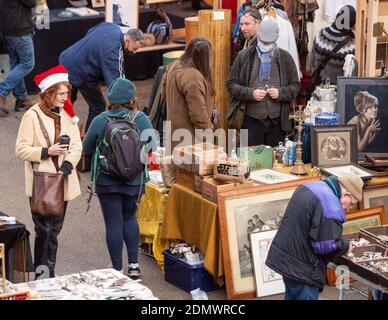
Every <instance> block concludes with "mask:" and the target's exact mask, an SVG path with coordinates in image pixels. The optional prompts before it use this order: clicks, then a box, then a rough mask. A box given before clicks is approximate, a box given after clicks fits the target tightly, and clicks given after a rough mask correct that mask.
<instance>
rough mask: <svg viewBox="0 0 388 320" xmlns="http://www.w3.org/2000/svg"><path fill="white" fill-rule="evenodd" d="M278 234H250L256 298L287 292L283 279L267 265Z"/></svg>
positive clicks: (270, 231)
mask: <svg viewBox="0 0 388 320" xmlns="http://www.w3.org/2000/svg"><path fill="white" fill-rule="evenodd" d="M276 232H277V230H269V231H262V232H253V233H251V234H250V238H251V248H252V261H253V266H254V267H253V269H254V274H255V282H256V297H265V296H270V295H274V294H279V293H283V292H284V291H285V287H284V282H283V277H282V276H281V275H280V274H278V273H276V272H275V271H273V270H272V269H270V268H268V267H267V266H266V265H265V261H266V260H267V255H268V251H269V248H270V246H271V244H272V240H273V239H274V238H275V235H276Z"/></svg>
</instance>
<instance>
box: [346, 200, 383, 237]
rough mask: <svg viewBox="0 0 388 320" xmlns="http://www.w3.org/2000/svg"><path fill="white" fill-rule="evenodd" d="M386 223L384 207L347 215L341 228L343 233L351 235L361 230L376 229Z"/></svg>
mask: <svg viewBox="0 0 388 320" xmlns="http://www.w3.org/2000/svg"><path fill="white" fill-rule="evenodd" d="M386 223H387V219H386V216H385V211H384V206H380V207H375V208H369V209H363V210H358V211H353V212H349V213H347V215H346V222H345V223H344V224H342V227H343V233H351V232H357V231H359V230H360V229H361V228H367V227H376V226H380V225H382V224H386Z"/></svg>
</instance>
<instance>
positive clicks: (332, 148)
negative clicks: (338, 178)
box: [311, 125, 357, 167]
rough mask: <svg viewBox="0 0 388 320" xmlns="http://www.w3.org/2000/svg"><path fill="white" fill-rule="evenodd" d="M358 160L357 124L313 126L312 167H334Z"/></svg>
mask: <svg viewBox="0 0 388 320" xmlns="http://www.w3.org/2000/svg"><path fill="white" fill-rule="evenodd" d="M355 162H357V126H356V125H342V126H340V125H339V126H313V127H311V165H312V167H314V166H317V167H334V166H339V165H346V164H351V163H355Z"/></svg>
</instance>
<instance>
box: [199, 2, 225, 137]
mask: <svg viewBox="0 0 388 320" xmlns="http://www.w3.org/2000/svg"><path fill="white" fill-rule="evenodd" d="M231 20H232V12H231V10H200V11H199V27H198V35H199V36H203V37H206V38H208V39H209V40H210V42H211V43H212V46H213V59H212V60H213V63H212V68H213V70H212V75H213V81H214V88H215V91H216V96H215V101H214V102H215V105H216V106H217V109H218V111H219V113H220V116H221V125H220V127H221V128H223V129H225V130H226V129H227V122H226V119H225V115H226V111H227V109H228V107H229V94H228V92H227V90H226V87H225V83H226V80H227V79H228V76H229V70H230V62H231V41H230V34H231ZM216 71H217V72H216Z"/></svg>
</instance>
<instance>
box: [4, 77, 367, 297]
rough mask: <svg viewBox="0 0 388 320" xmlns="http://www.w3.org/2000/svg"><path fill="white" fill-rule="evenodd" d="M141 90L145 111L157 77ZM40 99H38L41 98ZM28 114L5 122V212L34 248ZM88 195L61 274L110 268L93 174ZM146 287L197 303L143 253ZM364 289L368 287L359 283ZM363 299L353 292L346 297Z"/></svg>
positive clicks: (75, 213) (63, 245)
mask: <svg viewBox="0 0 388 320" xmlns="http://www.w3.org/2000/svg"><path fill="white" fill-rule="evenodd" d="M135 83H136V86H137V88H138V95H139V98H140V99H139V106H140V107H143V106H144V105H145V104H146V103H147V101H148V94H149V92H150V88H151V85H152V79H149V80H145V81H137V82H135ZM35 98H36V97H35ZM8 105H9V106H10V107H11V106H13V98H11V97H8ZM75 109H76V113H77V114H78V115H79V117H80V118H81V122H85V119H86V114H87V106H86V104H85V102H84V100H83V99H82V98H79V100H78V101H77V102H76V104H75ZM20 116H22V114H20V113H15V112H12V113H11V114H10V116H8V117H7V118H0V136H1V140H0V141H1V143H0V154H1V157H0V168H1V169H0V211H2V212H4V213H7V214H8V215H11V216H15V217H16V218H17V219H18V220H19V221H22V222H23V223H25V224H26V226H27V228H28V230H29V231H30V232H31V245H32V248H33V242H34V233H33V230H34V229H33V223H32V220H31V215H30V211H29V206H28V200H27V197H26V195H25V192H24V169H23V163H22V161H20V160H18V159H16V157H15V151H14V148H15V141H16V136H17V131H18V127H19V123H20V120H19V118H20ZM81 175H82V180H81V186H82V190H83V194H82V195H81V196H80V197H78V198H77V199H75V200H74V201H71V202H70V204H69V207H68V210H67V216H66V220H65V224H64V227H63V230H62V232H61V234H60V244H59V250H58V259H57V269H56V273H57V274H58V275H64V274H69V273H74V272H79V271H84V270H91V269H98V268H106V267H108V266H110V259H109V255H108V251H107V248H106V244H105V230H104V225H103V220H102V215H101V212H100V208H99V204H98V201H97V199H96V198H94V199H93V201H92V206H91V209H90V211H89V213H88V215H85V209H86V199H87V194H86V192H85V189H86V185H87V182H88V181H89V174H81ZM140 264H141V270H142V279H143V283H144V284H145V285H146V286H148V287H149V288H150V289H151V290H152V291H153V292H154V295H155V296H157V297H159V298H160V299H191V295H190V294H188V293H186V292H184V291H182V290H180V289H178V288H176V287H174V286H172V285H170V284H169V283H167V282H165V281H164V275H163V274H162V272H161V271H160V269H159V267H158V265H157V263H156V262H155V261H154V260H153V259H152V258H150V257H148V256H145V255H143V254H140ZM355 285H356V286H358V287H361V288H362V289H363V290H365V289H366V287H365V286H360V284H355ZM208 296H209V299H226V294H225V290H224V289H220V290H217V291H214V292H209V293H208ZM282 298H283V297H282V295H276V296H271V297H267V298H266V299H282ZM321 298H322V299H338V290H337V289H336V288H335V287H326V288H325V290H324V292H323V294H322V295H321ZM360 298H361V299H362V297H361V296H360V295H358V294H355V293H354V292H351V291H349V292H348V293H347V294H346V295H345V299H352V300H355V299H360Z"/></svg>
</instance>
